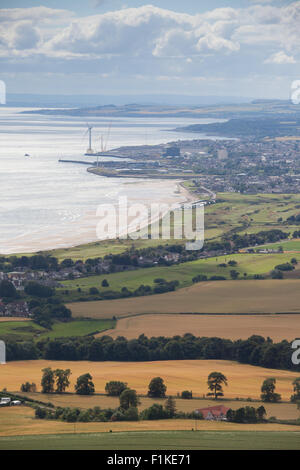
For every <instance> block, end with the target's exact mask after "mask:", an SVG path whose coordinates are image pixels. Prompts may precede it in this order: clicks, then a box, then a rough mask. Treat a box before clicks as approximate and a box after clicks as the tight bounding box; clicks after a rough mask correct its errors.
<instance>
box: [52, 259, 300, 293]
mask: <svg viewBox="0 0 300 470" xmlns="http://www.w3.org/2000/svg"><path fill="white" fill-rule="evenodd" d="M291 257H292V255H291V254H289V253H280V254H248V253H239V254H234V255H227V256H219V257H218V258H207V259H203V260H201V259H200V260H197V261H191V262H187V263H181V264H178V265H172V266H163V267H155V268H141V269H137V270H134V271H125V272H120V273H113V274H103V275H100V276H90V277H85V278H81V279H76V280H72V281H64V282H63V285H64V288H61V289H58V292H61V293H62V292H63V291H64V290H65V289H67V290H69V294H67V295H65V294H64V295H63V296H64V300H65V301H71V300H76V299H77V298H79V297H82V296H83V293H84V292H86V293H88V290H89V288H90V287H97V288H98V289H99V291H100V293H101V291H102V292H105V291H107V290H116V291H120V290H121V288H122V287H127V288H128V289H130V290H134V289H137V288H138V287H139V286H140V285H141V284H144V285H150V286H153V285H154V279H156V278H163V279H165V280H166V281H174V280H178V281H179V287H187V286H190V285H191V284H192V283H193V282H192V279H193V277H194V276H197V274H205V275H206V276H207V277H211V276H214V275H218V276H223V277H225V278H226V279H231V277H230V271H231V270H232V269H234V270H236V271H238V272H239V273H240V278H244V273H247V276H246V277H247V279H251V278H253V276H254V275H255V274H264V275H268V274H269V273H270V271H271V270H272V269H274V267H275V266H276V265H278V264H281V263H285V262H287V261H290V259H291ZM299 258H300V257H299ZM230 260H234V261H236V262H237V263H238V264H237V266H234V267H231V266H227V267H226V268H224V267H220V266H219V264H222V263H228V262H229V261H230ZM299 261H300V259H299ZM103 279H107V281H108V283H109V287H106V288H104V287H102V286H101V283H102V281H103ZM78 288H81V290H82V292H80V293H78V292H77V289H78Z"/></svg>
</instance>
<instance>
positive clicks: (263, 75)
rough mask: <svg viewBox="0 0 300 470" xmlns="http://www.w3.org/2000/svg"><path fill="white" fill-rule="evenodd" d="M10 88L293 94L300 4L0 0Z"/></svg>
mask: <svg viewBox="0 0 300 470" xmlns="http://www.w3.org/2000/svg"><path fill="white" fill-rule="evenodd" d="M0 5H1V8H0V80H3V81H5V83H6V86H7V91H8V93H39V94H54V95H55V94H81V95H82V94H99V95H103V94H110V95H112V94H116V95H124V94H126V95H128V94H135V95H136V94H179V95H185V94H188V95H197V96H205V95H211V96H236V97H242V96H244V97H253V98H280V99H288V98H289V96H290V89H291V83H292V82H293V81H294V80H300V32H299V25H300V1H289V0H239V1H237V0H229V1H227V2H225V1H219V0H201V1H200V0H185V1H184V2H183V1H182V0H180V1H179V0H150V1H149V3H148V2H145V1H144V0H127V1H123V0H86V1H84V2H83V1H82V0H72V1H71V0H60V1H58V0H52V1H48V2H43V0H31V1H28V0H9V1H7V0H1V3H0Z"/></svg>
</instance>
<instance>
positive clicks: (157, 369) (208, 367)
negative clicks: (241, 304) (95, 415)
mask: <svg viewBox="0 0 300 470" xmlns="http://www.w3.org/2000/svg"><path fill="white" fill-rule="evenodd" d="M45 367H52V368H53V369H58V368H59V369H71V371H72V375H71V378H70V380H71V386H70V388H69V391H71V392H73V391H74V384H75V382H76V379H77V377H79V376H80V375H82V374H85V373H88V372H89V373H90V374H91V375H92V377H93V382H94V384H95V391H96V393H105V384H106V383H107V382H109V381H111V380H120V381H122V382H127V383H128V386H129V387H130V388H133V389H135V390H136V391H137V392H138V394H141V395H146V394H147V392H148V384H149V382H150V380H151V379H152V378H153V377H158V376H159V377H162V378H163V379H164V381H165V384H166V386H167V394H169V395H177V394H178V393H181V392H182V391H183V390H192V392H193V395H194V396H195V397H203V395H205V394H206V393H207V391H208V390H207V377H208V375H209V374H210V373H211V372H213V371H218V372H222V373H223V374H224V375H226V377H227V379H228V387H224V393H225V398H231V399H235V398H236V397H238V398H245V399H247V398H248V397H250V398H252V399H259V398H260V393H261V391H260V388H261V385H262V382H263V380H265V379H266V378H268V377H275V378H276V380H277V383H276V391H277V392H278V393H280V394H281V395H282V398H283V400H289V399H290V396H291V394H292V381H293V380H294V379H295V378H296V377H298V376H299V372H298V373H297V372H290V371H285V370H276V369H265V368H262V367H256V366H251V365H248V364H239V363H237V362H233V361H224V360H180V361H157V362H88V361H78V362H76V361H48V360H36V361H13V362H8V363H7V364H6V365H4V366H1V375H0V390H2V389H3V388H6V389H7V390H9V391H13V390H20V386H21V384H22V383H24V382H26V381H29V382H34V383H35V384H36V385H37V386H38V391H39V390H40V382H41V377H42V372H41V369H43V368H45Z"/></svg>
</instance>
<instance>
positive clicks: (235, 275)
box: [230, 269, 240, 279]
mask: <svg viewBox="0 0 300 470" xmlns="http://www.w3.org/2000/svg"><path fill="white" fill-rule="evenodd" d="M239 275H240V273H239V272H238V271H236V270H235V269H232V270H231V271H230V277H231V279H237V278H238V277H239Z"/></svg>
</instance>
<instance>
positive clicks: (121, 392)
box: [21, 367, 300, 408]
mask: <svg viewBox="0 0 300 470" xmlns="http://www.w3.org/2000/svg"><path fill="white" fill-rule="evenodd" d="M42 372H43V375H42V380H41V386H42V393H64V392H65V391H66V389H67V388H68V387H69V386H70V380H69V378H70V375H71V370H70V369H65V370H64V369H55V370H52V369H51V367H47V368H44V369H42ZM227 385H228V380H227V377H226V376H225V375H224V374H223V373H222V372H211V373H210V374H209V376H208V378H207V386H208V389H209V392H208V393H207V396H208V397H213V398H214V399H215V400H217V399H218V398H220V397H223V396H224V391H223V386H226V387H227ZM292 385H293V392H294V393H293V395H291V398H290V400H291V402H293V403H300V377H297V378H295V379H294V381H293V382H292ZM275 388H276V379H275V378H274V377H269V378H267V379H265V380H264V381H263V384H262V386H261V400H262V401H263V402H268V403H278V402H280V401H281V395H280V394H279V393H276V392H275ZM21 391H23V392H29V391H36V385H35V384H30V383H29V382H26V383H25V384H22V386H21ZM105 391H106V393H107V395H109V396H115V397H119V398H120V404H121V406H122V407H123V408H128V407H129V406H135V407H137V406H138V404H139V400H138V397H137V394H136V391H135V390H132V389H130V388H129V387H128V384H127V383H126V382H122V381H110V382H107V383H106V385H105ZM166 391H167V387H166V385H165V383H164V380H163V379H162V378H161V377H154V378H153V379H151V381H150V383H149V386H148V393H147V396H148V397H150V398H165V397H166ZM75 392H76V393H77V394H78V395H92V394H94V393H95V385H94V383H93V381H92V376H91V375H90V374H89V373H87V374H83V375H81V376H80V377H78V379H77V381H76V384H75ZM182 398H192V392H188V391H184V392H182Z"/></svg>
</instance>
